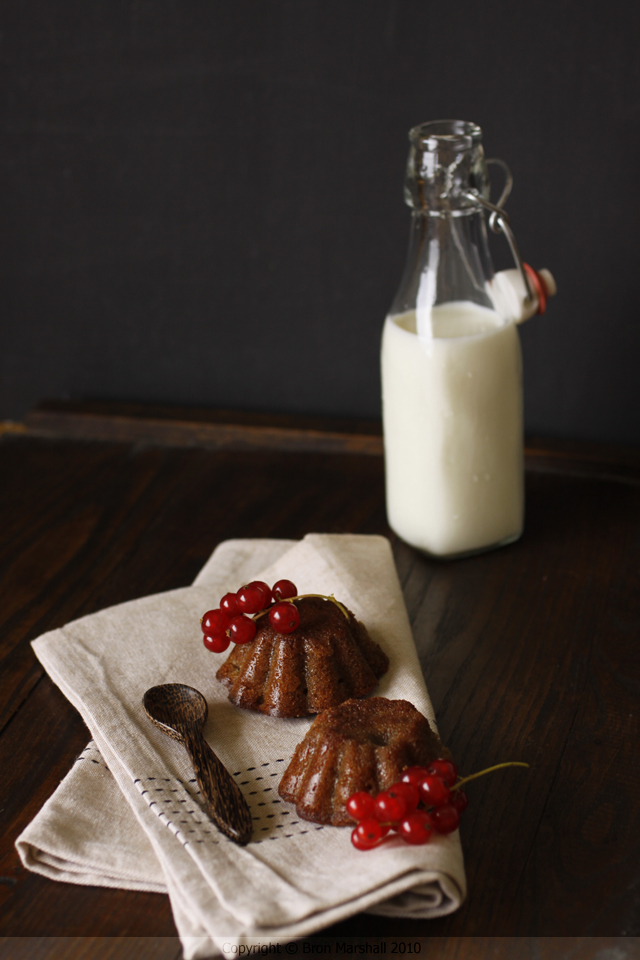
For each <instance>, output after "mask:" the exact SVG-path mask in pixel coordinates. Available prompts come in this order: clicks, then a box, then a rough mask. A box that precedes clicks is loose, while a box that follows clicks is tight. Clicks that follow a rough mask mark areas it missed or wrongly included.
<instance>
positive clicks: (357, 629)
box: [216, 597, 389, 717]
mask: <svg viewBox="0 0 640 960" xmlns="http://www.w3.org/2000/svg"><path fill="white" fill-rule="evenodd" d="M296 606H297V608H298V611H299V613H300V625H299V626H298V627H297V628H296V629H295V630H294V631H293V633H288V634H282V633H277V632H276V631H275V630H274V629H273V627H272V626H271V625H270V623H269V618H268V617H266V616H265V617H261V618H260V619H259V620H258V621H257V623H258V630H257V632H256V635H255V637H254V639H253V640H252V641H251V643H247V644H244V645H238V646H236V647H235V648H234V649H233V650H232V652H231V653H230V654H229V657H228V658H227V660H226V661H225V663H223V665H222V666H221V667H220V669H219V670H218V672H217V673H216V677H217V678H218V680H220V681H221V682H222V683H224V684H225V686H227V687H228V688H229V699H230V700H231V702H232V703H235V704H236V706H238V707H244V708H246V709H248V710H259V711H260V712H261V713H266V714H270V715H271V716H273V717H304V716H307V715H308V714H310V713H320V711H321V710H326V709H327V708H328V707H334V706H337V704H339V703H342V702H343V701H344V700H348V699H349V698H350V697H364V696H366V695H367V694H368V693H370V692H371V691H372V690H373V688H374V687H375V686H376V685H377V683H378V680H379V678H380V677H381V676H382V675H383V674H384V673H386V672H387V669H388V667H389V658H388V657H387V655H386V654H385V653H384V652H383V651H382V650H381V649H380V647H379V646H378V644H377V643H374V641H373V640H372V639H371V637H370V636H369V634H368V633H367V630H366V628H365V627H364V626H363V624H361V623H360V622H359V621H358V620H356V618H355V617H354V615H353V614H352V613H351V611H349V610H347V613H348V618H347V617H345V615H344V613H343V612H342V611H341V609H340V608H339V607H338V606H337V605H336V604H335V603H332V602H331V601H328V600H323V599H319V598H317V597H305V598H304V599H301V600H297V601H296ZM345 609H346V608H345Z"/></svg>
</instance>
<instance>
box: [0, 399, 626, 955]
mask: <svg viewBox="0 0 640 960" xmlns="http://www.w3.org/2000/svg"><path fill="white" fill-rule="evenodd" d="M0 434H1V435H0V490H1V495H0V530H1V531H2V536H1V539H0V568H1V571H2V578H1V586H0V591H1V596H2V601H1V603H0V622H1V624H2V630H1V633H0V637H1V641H0V643H1V647H0V656H1V658H2V669H1V671H0V691H1V694H2V695H1V697H0V717H1V724H0V770H1V771H2V780H1V787H0V793H1V797H0V817H1V818H2V831H1V839H0V858H1V861H2V862H1V864H0V874H1V876H0V934H2V936H1V937H0V956H17V955H18V954H16V953H15V952H13V953H12V952H9V953H7V950H9V951H13V950H14V948H15V947H16V944H18V943H20V942H21V943H22V947H23V949H24V950H26V949H27V941H26V940H25V941H18V940H17V939H16V938H30V939H29V943H30V944H31V947H30V951H31V952H27V953H24V954H23V955H24V956H25V957H26V956H29V957H36V956H40V955H42V956H44V955H45V954H41V953H38V950H40V946H38V945H39V944H40V945H41V944H42V942H43V941H42V938H47V937H49V938H59V937H64V938H67V939H66V940H65V941H64V943H65V944H66V947H65V949H66V950H67V951H69V950H72V949H74V948H73V944H83V946H82V950H83V951H84V952H82V953H81V954H79V953H77V952H76V953H75V954H73V953H64V956H67V955H68V956H72V955H73V956H80V955H82V956H85V955H86V956H87V957H88V958H91V957H97V956H98V955H99V949H101V950H102V951H103V953H102V954H101V955H105V956H106V954H105V953H104V950H105V949H106V948H105V946H104V945H105V944H109V943H112V941H109V940H100V938H113V937H118V938H122V939H121V940H119V941H117V942H118V943H119V944H120V948H119V949H120V950H121V951H122V950H123V949H124V945H125V943H130V944H133V945H134V947H132V949H134V950H135V951H137V952H134V953H133V954H131V955H132V956H133V955H136V956H144V952H142V953H141V949H142V948H141V946H140V944H141V943H144V942H146V941H144V940H142V939H141V938H175V935H176V931H175V927H174V924H173V920H172V916H171V910H170V907H169V901H168V898H167V897H165V896H161V895H159V894H150V893H132V892H127V891H122V890H107V889H99V888H93V887H82V886H73V885H69V884H62V883H55V882H53V881H50V880H47V879H45V878H42V877H39V876H37V875H36V874H33V873H29V872H28V871H26V870H25V869H23V867H22V866H21V864H20V862H19V859H18V857H17V854H16V852H15V849H14V841H15V839H16V836H17V835H18V834H19V833H20V831H21V830H22V829H23V828H24V827H25V826H26V825H27V823H28V822H29V821H30V820H31V819H32V818H33V817H34V816H35V814H36V813H37V812H38V810H39V809H40V807H41V806H42V804H43V803H44V802H45V800H46V799H47V798H48V797H49V796H50V795H51V794H52V793H53V791H54V789H55V788H56V786H57V784H58V783H59V781H60V780H61V779H62V778H63V777H64V776H65V774H66V773H67V772H68V770H69V768H70V766H71V764H72V762H73V760H74V758H75V757H76V756H77V755H78V754H79V753H80V751H81V750H82V749H83V748H84V746H85V744H86V742H87V739H88V734H87V730H86V728H85V726H84V724H83V722H82V720H81V719H80V717H79V715H78V714H77V713H76V711H75V710H74V709H73V707H72V706H71V705H70V704H69V703H68V702H67V700H66V699H65V698H64V697H63V695H62V694H61V693H60V691H59V690H58V689H57V687H55V686H54V684H53V683H52V682H51V680H50V679H49V678H48V676H47V675H46V674H45V673H44V671H43V669H42V667H41V666H40V664H39V663H38V661H37V660H36V658H35V656H34V655H33V652H32V650H31V647H30V641H31V640H33V639H34V638H35V637H37V636H38V635H39V634H41V633H43V632H44V631H46V630H51V629H53V628H55V627H59V626H62V625H63V624H64V623H66V622H68V621H69V620H72V619H74V618H76V617H80V616H83V615H85V614H88V613H91V612H93V611H96V610H99V609H101V608H102V607H105V606H109V605H111V604H115V603H120V602H122V601H125V600H130V599H132V598H136V597H140V596H143V595H145V594H149V593H155V592H157V591H161V590H169V589H172V588H174V587H180V586H185V585H187V584H189V583H190V582H191V581H192V580H193V578H194V577H195V575H196V574H197V572H198V570H199V569H200V567H201V566H202V565H203V564H204V562H205V560H206V559H207V558H208V556H209V555H210V554H211V552H212V550H213V549H214V547H215V546H216V544H218V543H219V542H220V541H222V540H225V539H227V538H230V537H286V538H299V537H302V536H304V534H306V533H308V532H312V531H314V532H317V531H323V532H357V533H382V534H386V535H387V536H389V537H390V539H391V541H392V544H393V549H394V553H395V558H396V564H397V567H398V572H399V575H400V580H401V583H402V586H403V590H404V595H405V600H406V604H407V608H408V610H409V614H410V618H411V622H412V625H413V630H414V636H415V641H416V644H417V647H418V651H419V655H420V661H421V664H422V667H423V670H424V674H425V678H426V681H427V685H428V689H429V693H430V695H431V699H432V701H433V704H434V707H435V710H436V714H437V717H438V723H439V727H440V732H441V735H442V737H443V739H444V741H445V742H446V743H447V744H448V746H449V747H450V749H451V751H452V753H453V755H454V757H455V758H456V760H457V762H458V765H459V767H460V768H461V770H462V772H465V773H468V772H472V771H474V770H477V769H481V768H483V767H486V766H489V765H491V764H493V763H497V762H500V761H502V760H509V759H512V760H523V761H526V762H527V763H529V764H530V765H531V768H530V770H528V771H524V770H510V771H505V772H502V773H497V774H495V775H493V776H491V777H486V778H484V779H482V780H479V781H477V783H475V784H473V785H470V786H469V795H470V799H471V803H470V806H469V809H468V810H467V812H466V813H465V815H464V817H463V823H462V828H461V834H462V842H463V847H464V852H465V862H466V869H467V877H468V884H469V895H468V899H467V901H466V903H465V904H464V905H463V906H462V908H461V909H460V910H459V911H458V912H457V913H455V914H453V915H452V916H449V917H444V918H442V919H438V920H430V921H418V920H405V921H398V920H392V919H389V918H382V917H372V916H365V915H360V916H356V917H353V918H351V919H350V920H347V921H344V922H343V923H340V924H338V925H336V926H334V927H331V928H329V929H327V930H326V931H324V932H323V934H321V935H319V939H318V938H316V940H317V942H318V943H320V942H322V943H324V942H330V940H331V938H336V937H338V938H343V939H344V938H350V937H367V938H369V939H371V938H372V937H387V938H391V937H394V938H398V937H399V936H402V937H405V938H411V939H413V940H416V939H417V940H420V942H421V943H423V944H426V945H427V946H426V948H425V949H422V951H421V953H422V956H433V957H435V956H438V957H444V956H451V957H454V956H455V957H462V956H469V957H471V956H484V955H485V954H484V953H482V954H481V953H477V952H475V953H474V952H473V951H474V950H475V949H476V947H478V944H480V943H484V944H485V946H486V943H487V942H489V943H493V944H494V947H495V949H494V952H492V953H487V954H486V955H487V956H491V957H498V956H503V955H504V956H509V957H515V956H523V957H525V956H526V957H529V956H531V957H534V956H535V957H545V956H560V955H562V956H567V957H572V958H575V960H582V958H586V957H596V956H599V954H598V953H597V950H605V952H606V950H611V949H616V950H618V951H620V950H621V949H622V950H623V952H622V953H618V954H617V955H616V958H615V960H624V958H626V957H627V956H637V955H638V953H637V952H636V951H637V950H638V948H639V947H640V940H639V939H638V936H639V935H640V738H639V736H638V731H639V720H640V656H639V641H640V452H638V451H636V450H633V449H615V448H610V447H600V446H596V445H585V444H580V443H568V442H560V441H555V442H546V443H545V442H542V441H537V442H531V443H530V444H529V446H528V455H527V478H526V484H527V486H526V490H527V521H526V529H525V534H524V536H523V538H522V539H521V540H520V541H519V542H518V543H515V544H512V545H511V546H509V547H506V548H503V549H500V550H496V551H493V552H490V553H487V554H484V555H481V556H478V557H473V558H470V559H466V560H457V561H450V562H438V561H434V560H430V559H428V558H426V557H424V556H422V555H420V554H419V553H417V552H416V551H414V550H413V549H411V548H409V547H407V546H406V545H405V544H403V543H402V542H400V541H399V540H397V538H395V537H394V536H393V534H391V531H390V530H389V528H388V526H387V523H386V517H385V510H384V476H383V460H382V456H381V441H380V435H379V426H378V425H377V424H375V423H373V424H372V423H366V422H364V423H353V422H344V421H338V420H336V421H329V420H321V421H320V420H314V421H310V420H301V419H300V418H298V419H294V418H289V417H273V418H270V417H265V416H255V417H254V416H250V415H247V414H225V413H220V412H218V413H213V412H208V411H197V410H182V409H176V408H161V407H141V406H134V405H123V404H71V403H68V404H54V403H50V404H43V405H42V406H41V407H40V408H38V409H36V410H35V411H33V412H32V413H31V414H30V415H29V416H28V417H27V418H26V420H25V422H24V423H23V424H5V425H4V426H3V427H2V428H1V431H0ZM73 938H85V939H79V940H74V939H73ZM87 938H91V939H87ZM323 938H324V939H323ZM327 938H329V940H327ZM422 938H428V939H425V940H422ZM442 938H446V939H442ZM463 938H467V939H463ZM481 938H492V939H491V940H490V941H484V940H482V939H481ZM496 938H506V939H502V940H497V939H496ZM513 938H529V939H528V940H526V941H525V940H516V939H513ZM561 938H571V939H569V940H567V939H564V940H563V939H561ZM588 938H591V939H588ZM617 938H625V939H624V940H620V939H617ZM614 941H615V944H616V946H615V947H613V946H611V944H612V943H614ZM60 942H62V941H60ZM149 942H151V941H149ZM154 942H155V941H154ZM157 943H158V944H162V945H163V947H162V950H163V951H164V952H162V951H161V952H156V953H155V954H154V955H156V956H167V957H169V956H171V957H172V958H173V957H176V956H177V955H178V954H179V949H178V944H177V941H175V939H163V940H158V941H157ZM92 944H93V945H94V946H91V945H92ZM97 944H102V946H101V947H100V948H99V947H98V946H96V945H97ZM474 944H475V947H474ZM532 944H533V946H531V945H532ZM554 944H555V947H554V946H553V945H554ZM620 944H623V948H621V947H620ZM516 945H517V949H516ZM527 945H528V946H527ZM569 945H571V947H569ZM534 948H535V949H534ZM552 948H553V949H554V950H555V951H556V952H553V953H548V952H546V951H548V950H551V949H552ZM556 948H557V950H556ZM78 949H80V948H78ZM110 949H111V948H110ZM478 949H479V947H478ZM483 949H485V947H483ZM505 950H506V951H507V952H506V953H504V954H503V952H501V951H505ZM527 950H533V951H534V952H533V953H531V952H526V951H527ZM594 950H595V951H596V952H595V953H594V952H593V951H594ZM629 950H631V951H632V952H628V951H629ZM470 951H471V952H470ZM519 951H520V952H519ZM522 951H525V952H522ZM536 951H537V952H536ZM557 951H560V953H558V952H557ZM562 951H564V953H562ZM567 951H569V952H567ZM301 952H302V948H301ZM57 955H59V956H62V955H63V954H62V953H60V952H58V954H57ZM110 955H111V954H109V956H110ZM114 955H115V954H114ZM119 955H121V954H119ZM603 956H604V954H603Z"/></svg>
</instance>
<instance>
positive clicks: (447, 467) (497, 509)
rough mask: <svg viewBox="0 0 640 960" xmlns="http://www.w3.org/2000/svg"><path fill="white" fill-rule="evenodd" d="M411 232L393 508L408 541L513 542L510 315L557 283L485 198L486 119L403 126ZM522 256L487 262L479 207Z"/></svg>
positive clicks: (398, 363)
mask: <svg viewBox="0 0 640 960" xmlns="http://www.w3.org/2000/svg"><path fill="white" fill-rule="evenodd" d="M409 140H410V143H411V148H410V152H409V161H408V167H407V177H406V185H405V199H406V202H407V204H408V205H409V206H410V207H411V208H412V227H411V240H410V244H409V254H408V260H407V265H406V269H405V272H404V276H403V278H402V282H401V284H400V289H399V291H398V293H397V295H396V298H395V300H394V302H393V305H392V307H391V310H390V312H389V315H388V317H387V319H386V321H385V326H384V333H383V338H382V408H383V425H384V447H385V470H386V494H387V515H388V519H389V524H390V525H391V527H392V529H393V530H394V531H395V532H396V533H397V534H398V536H400V537H401V538H402V539H403V540H405V541H406V542H407V543H409V544H411V545H412V546H414V547H416V548H417V549H419V550H422V551H424V552H425V553H428V554H431V555H433V556H436V557H456V556H464V555H466V554H471V553H476V552H478V551H481V550H488V549H490V548H492V547H498V546H501V545H503V544H507V543H511V542H512V541H513V540H516V539H517V538H518V537H519V536H520V535H521V533H522V527H523V518H524V489H523V488H524V484H523V472H524V471H523V421H522V360H521V352H520V342H519V337H518V330H517V326H516V324H517V323H518V322H520V321H522V320H523V319H526V318H527V317H529V316H531V315H532V314H533V313H535V312H536V311H538V312H542V311H543V310H544V306H545V303H546V298H547V296H550V295H551V294H553V293H554V292H555V284H554V283H553V278H552V277H551V274H549V273H548V271H541V272H540V273H536V272H535V271H533V270H532V269H531V268H530V267H528V266H527V265H526V264H522V262H521V261H520V257H519V254H518V250H517V247H516V245H515V240H514V238H513V234H512V233H511V230H510V227H509V222H508V218H507V215H506V214H505V213H504V211H503V209H502V204H503V203H504V200H505V199H506V195H507V194H508V192H509V190H510V185H511V175H510V173H509V171H508V168H507V167H506V165H505V164H503V163H502V161H488V162H489V163H491V162H495V163H499V164H500V165H501V166H502V167H503V168H504V169H505V171H506V176H507V184H506V188H505V191H504V193H503V197H502V198H501V200H500V202H499V203H498V204H497V205H494V204H492V203H491V202H490V201H489V178H488V173H487V161H486V160H485V159H484V153H483V149H482V142H481V141H482V131H481V130H480V128H479V127H478V126H476V125H475V124H472V123H466V122H463V121H459V120H443V121H436V122H434V123H426V124H423V125H421V126H419V127H415V128H414V129H413V130H411V131H410V134H409ZM485 209H487V210H489V211H491V216H490V220H489V222H490V225H491V226H492V227H493V228H494V229H495V230H496V232H498V231H502V232H504V233H505V235H506V237H507V239H508V241H509V244H510V246H511V250H512V253H513V255H514V257H515V259H516V264H517V267H518V268H517V269H516V270H507V271H502V272H501V273H499V274H494V271H493V266H492V263H491V256H490V254H489V247H488V243H487V225H486V221H485V213H484V210H485Z"/></svg>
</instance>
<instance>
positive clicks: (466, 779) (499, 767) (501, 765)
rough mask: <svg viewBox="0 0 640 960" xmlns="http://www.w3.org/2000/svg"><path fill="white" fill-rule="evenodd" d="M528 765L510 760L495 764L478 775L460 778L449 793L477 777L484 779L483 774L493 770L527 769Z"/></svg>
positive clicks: (473, 774) (472, 774)
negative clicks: (508, 768)
mask: <svg viewBox="0 0 640 960" xmlns="http://www.w3.org/2000/svg"><path fill="white" fill-rule="evenodd" d="M528 766H529V764H528V763H521V762H520V761H519V760H510V761H509V762H508V763H497V764H496V765H495V767H487V769H486V770H480V771H479V772H478V773H471V774H469V776H468V777H462V779H461V780H458V782H457V783H456V784H454V785H453V787H451V792H452V793H453V791H454V790H457V789H458V788H459V787H461V786H462V784H463V783H469V780H475V779H476V778H477V777H484V775H485V773H493V771H494V770H502V769H503V768H504V767H528Z"/></svg>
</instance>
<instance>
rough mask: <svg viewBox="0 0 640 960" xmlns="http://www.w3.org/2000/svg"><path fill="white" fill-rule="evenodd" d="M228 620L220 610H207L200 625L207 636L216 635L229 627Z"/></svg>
mask: <svg viewBox="0 0 640 960" xmlns="http://www.w3.org/2000/svg"><path fill="white" fill-rule="evenodd" d="M229 622H230V621H229V617H228V616H227V615H226V613H224V612H223V611H222V610H207V612H206V613H205V615H204V617H203V618H202V620H201V621H200V626H201V627H202V632H203V633H206V634H207V636H208V637H216V636H219V635H220V634H223V633H225V632H226V631H227V630H228V629H229Z"/></svg>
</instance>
